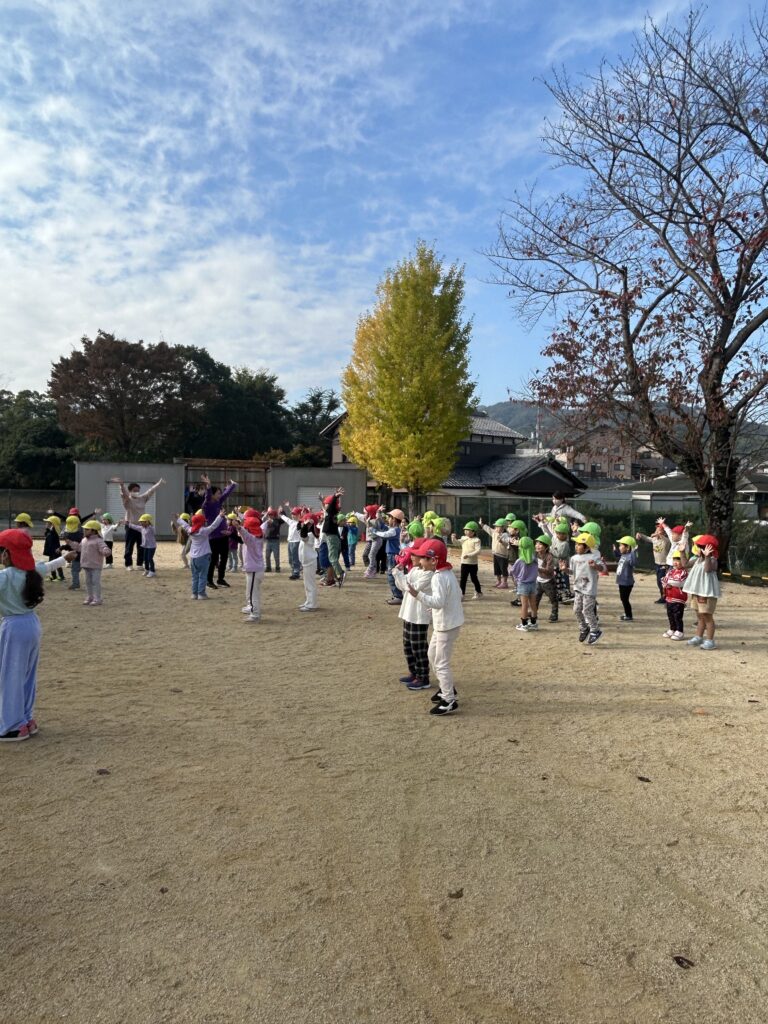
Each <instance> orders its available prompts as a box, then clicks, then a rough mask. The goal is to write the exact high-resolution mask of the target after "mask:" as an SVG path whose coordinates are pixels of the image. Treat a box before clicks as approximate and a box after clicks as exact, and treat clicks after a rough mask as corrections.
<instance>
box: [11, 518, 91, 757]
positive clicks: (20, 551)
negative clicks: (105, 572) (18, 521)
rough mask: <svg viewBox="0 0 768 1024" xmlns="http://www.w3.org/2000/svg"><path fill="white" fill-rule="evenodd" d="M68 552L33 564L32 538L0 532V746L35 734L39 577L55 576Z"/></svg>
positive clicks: (38, 647)
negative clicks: (0, 743)
mask: <svg viewBox="0 0 768 1024" xmlns="http://www.w3.org/2000/svg"><path fill="white" fill-rule="evenodd" d="M74 557H75V556H74V554H73V553H70V554H69V555H67V556H65V557H59V558H55V559H52V560H51V561H50V562H40V563H39V564H37V565H36V564H35V560H34V558H33V556H32V538H31V537H30V536H29V535H28V534H27V533H25V532H24V531H23V530H3V531H2V532H1V533H0V566H1V567H2V568H0V741H2V742H3V743H19V742H21V741H22V740H28V739H29V737H30V736H34V735H35V733H36V732H37V731H38V728H37V722H36V721H35V719H34V718H33V717H32V714H33V711H34V705H35V691H36V689H37V662H38V657H39V653H40V620H39V619H38V617H37V615H36V614H35V612H34V609H35V608H36V607H37V605H39V604H40V602H41V601H42V600H43V574H44V573H46V572H52V571H57V570H58V569H59V568H60V567H61V566H63V565H64V563H65V561H71V560H72V559H74Z"/></svg>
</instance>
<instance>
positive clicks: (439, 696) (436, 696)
mask: <svg viewBox="0 0 768 1024" xmlns="http://www.w3.org/2000/svg"><path fill="white" fill-rule="evenodd" d="M453 694H454V696H455V697H458V696H459V691H458V690H457V689H456V687H455V686H454V688H453ZM429 699H430V700H431V701H432V703H433V704H440V702H441V701H442V699H443V695H442V694H441V693H440V691H439V690H438V691H437V693H433V694H432V696H431V697H430V698H429Z"/></svg>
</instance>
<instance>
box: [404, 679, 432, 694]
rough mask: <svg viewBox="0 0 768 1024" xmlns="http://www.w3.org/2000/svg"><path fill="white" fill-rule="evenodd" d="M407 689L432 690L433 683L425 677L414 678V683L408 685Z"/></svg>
mask: <svg viewBox="0 0 768 1024" xmlns="http://www.w3.org/2000/svg"><path fill="white" fill-rule="evenodd" d="M405 688H406V690H411V691H413V692H415V691H416V690H431V689H432V684H431V683H428V682H426V680H424V679H414V680H413V682H412V683H408V684H407V685H406V687H405Z"/></svg>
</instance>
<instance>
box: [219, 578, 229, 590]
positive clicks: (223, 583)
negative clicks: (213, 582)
mask: <svg viewBox="0 0 768 1024" xmlns="http://www.w3.org/2000/svg"><path fill="white" fill-rule="evenodd" d="M217 586H219V587H226V588H227V590H229V584H228V583H227V581H226V580H219V582H218V583H217Z"/></svg>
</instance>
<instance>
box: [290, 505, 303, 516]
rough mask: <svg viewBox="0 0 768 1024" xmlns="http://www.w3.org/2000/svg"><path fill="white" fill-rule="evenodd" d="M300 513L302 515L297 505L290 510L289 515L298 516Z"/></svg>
mask: <svg viewBox="0 0 768 1024" xmlns="http://www.w3.org/2000/svg"><path fill="white" fill-rule="evenodd" d="M301 513H302V509H300V508H299V506H298V505H294V506H293V508H292V509H291V515H292V516H300V515H301Z"/></svg>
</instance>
